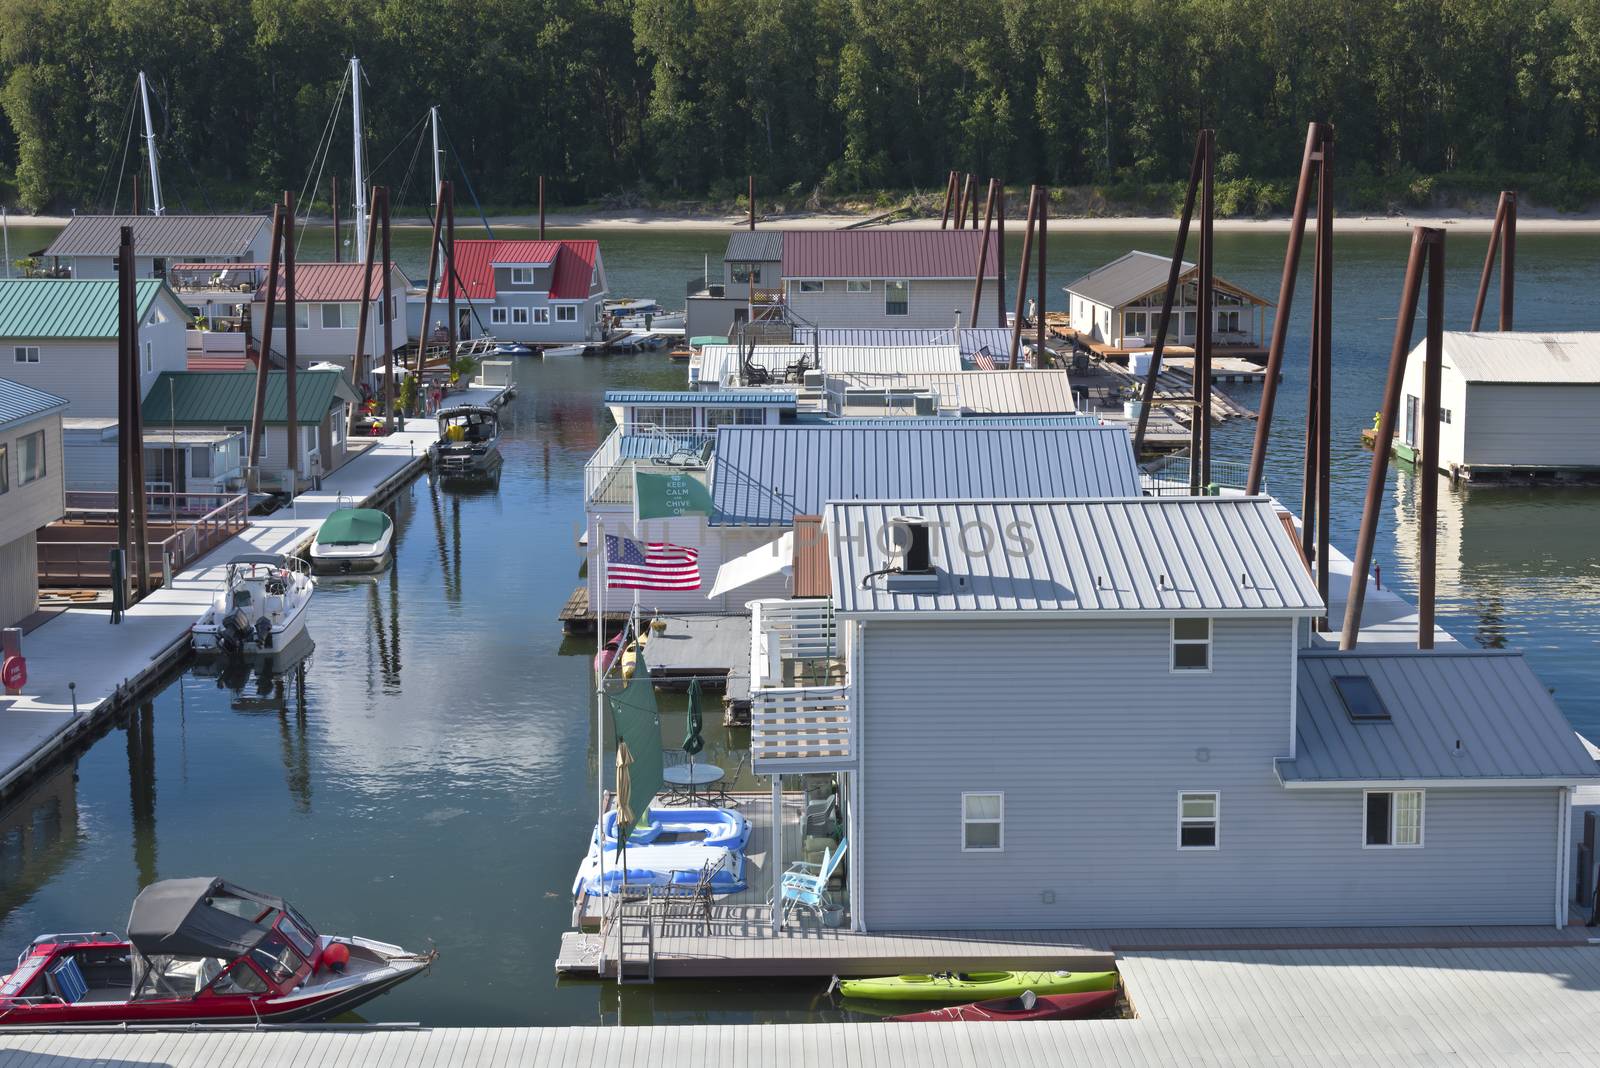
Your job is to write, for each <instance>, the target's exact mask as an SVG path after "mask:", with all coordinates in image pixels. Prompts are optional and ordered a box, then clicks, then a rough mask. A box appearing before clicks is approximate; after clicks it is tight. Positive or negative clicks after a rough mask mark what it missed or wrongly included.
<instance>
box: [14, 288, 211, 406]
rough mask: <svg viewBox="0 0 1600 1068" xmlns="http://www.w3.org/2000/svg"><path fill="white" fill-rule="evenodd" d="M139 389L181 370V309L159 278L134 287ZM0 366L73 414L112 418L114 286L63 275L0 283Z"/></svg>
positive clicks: (184, 345) (184, 319) (183, 326)
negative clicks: (59, 401)
mask: <svg viewBox="0 0 1600 1068" xmlns="http://www.w3.org/2000/svg"><path fill="white" fill-rule="evenodd" d="M134 301H135V306H136V309H137V312H138V315H139V388H140V392H141V395H143V394H147V393H148V392H149V391H150V388H151V386H152V385H153V384H154V383H155V381H156V379H157V378H158V377H159V376H160V375H162V374H164V373H166V372H168V371H182V370H184V369H185V368H186V367H187V366H188V354H187V352H188V350H187V342H186V340H185V332H186V329H187V316H188V311H187V309H186V308H185V307H184V305H183V302H182V301H181V300H179V299H178V297H177V295H176V294H174V293H173V292H172V290H171V289H170V288H169V287H168V286H167V285H166V283H165V282H162V281H160V280H159V279H141V280H140V281H139V282H138V283H137V284H136V285H135V287H134ZM0 367H3V368H4V370H5V375H6V377H7V378H10V379H13V380H14V381H16V382H19V383H21V384H23V385H27V386H32V387H33V388H34V389H38V390H44V391H46V392H48V393H53V394H55V395H56V396H59V397H64V398H66V399H67V400H68V401H69V402H71V404H72V414H73V416H74V417H80V418H81V417H88V416H113V417H114V416H115V415H116V414H117V283H116V282H115V281H80V280H77V279H64V278H18V279H7V280H5V281H0Z"/></svg>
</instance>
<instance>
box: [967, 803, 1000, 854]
mask: <svg viewBox="0 0 1600 1068" xmlns="http://www.w3.org/2000/svg"><path fill="white" fill-rule="evenodd" d="M969 797H998V798H999V799H1000V816H999V818H998V819H988V818H980V819H974V818H971V817H969V816H968V815H967V798H969ZM968 824H985V825H988V824H993V825H994V826H996V827H998V828H999V829H1000V842H999V844H998V845H994V846H969V845H967V825H968ZM1005 851H1006V795H1005V791H1003V790H964V791H962V794H961V852H963V853H1004V852H1005Z"/></svg>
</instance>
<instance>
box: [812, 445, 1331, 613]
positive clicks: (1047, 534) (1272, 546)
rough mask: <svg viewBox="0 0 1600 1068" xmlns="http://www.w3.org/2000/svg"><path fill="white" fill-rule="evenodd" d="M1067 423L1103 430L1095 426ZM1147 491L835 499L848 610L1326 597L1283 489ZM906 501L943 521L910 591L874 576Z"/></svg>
mask: <svg viewBox="0 0 1600 1068" xmlns="http://www.w3.org/2000/svg"><path fill="white" fill-rule="evenodd" d="M1108 429H1110V428H1108ZM1119 429H1120V428H1119ZM945 433H947V434H948V433H951V432H949V431H945ZM1057 433H1058V434H1059V435H1060V436H1061V437H1062V438H1065V439H1070V438H1075V437H1078V438H1084V439H1089V438H1090V437H1092V435H1093V434H1094V433H1095V432H1094V431H1090V430H1077V431H1058V432H1057ZM1123 447H1124V448H1125V449H1126V448H1127V439H1126V437H1124V438H1123ZM1130 455H1131V454H1130ZM1013 462H1014V463H1017V464H1021V465H1037V466H1039V467H1042V468H1048V467H1050V466H1052V465H1053V464H1059V463H1060V462H1061V461H1060V460H1059V459H1055V458H1052V459H1048V460H1047V459H1045V458H1044V457H1042V456H1040V455H1039V454H1038V452H1037V451H1036V450H1034V451H1031V452H1027V453H1023V454H1022V455H1019V456H1018V457H1016V458H1015V459H1014V461H1013ZM1129 463H1131V459H1130V460H1129ZM1003 469H1004V466H1003V465H1002V470H1003ZM993 473H994V472H991V474H993ZM1006 481H1007V479H1005V478H1003V477H1001V478H992V479H991V482H990V485H992V486H993V488H994V493H993V495H992V496H994V497H1004V496H1006V495H1007V492H1008V491H1007V488H1006V487H1005V486H1004V483H1005V482H1006ZM996 483H998V484H996ZM1137 493H1138V490H1137V489H1135V490H1132V491H1128V492H1127V493H1126V495H1125V496H1123V497H1122V498H1121V499H1103V500H1059V499H1057V500H1038V499H1033V500H1029V499H1015V500H994V499H989V500H941V499H938V498H937V497H933V498H932V499H930V498H929V496H924V495H918V494H909V495H900V496H897V497H894V498H890V499H885V500H878V501H840V500H838V499H837V498H836V499H835V501H834V502H833V503H830V504H829V505H828V506H827V509H826V511H825V512H824V513H823V514H824V522H825V524H826V525H827V528H828V530H830V531H833V532H838V531H848V532H849V534H850V536H849V537H848V538H842V537H839V536H837V534H836V535H835V536H834V538H833V575H834V579H833V597H834V604H835V606H836V607H837V609H838V610H839V611H840V612H847V613H880V614H881V613H893V614H900V615H906V616H911V615H916V614H923V613H929V612H1001V613H1047V614H1050V615H1062V614H1073V615H1081V614H1094V615H1101V614H1105V615H1152V616H1175V615H1190V614H1195V615H1199V614H1204V615H1224V614H1237V615H1256V614H1269V615H1296V616H1303V615H1311V614H1315V613H1318V612H1321V611H1322V603H1321V600H1320V599H1319V598H1318V596H1317V587H1316V584H1315V583H1314V582H1313V581H1312V579H1311V575H1310V573H1309V572H1308V571H1307V570H1306V566H1305V564H1304V563H1302V562H1301V560H1300V554H1299V552H1298V550H1297V549H1296V548H1295V545H1294V543H1293V542H1292V541H1291V540H1290V539H1289V537H1288V536H1287V535H1286V534H1285V533H1284V528H1283V524H1282V523H1280V522H1279V520H1278V517H1277V514H1276V512H1275V510H1274V508H1273V505H1272V502H1271V500H1270V499H1268V498H1266V497H1138V496H1135V494H1137ZM1012 495H1013V496H1016V497H1019V498H1020V497H1026V496H1027V494H1026V493H1025V492H1024V493H1021V494H1016V493H1013V494H1012ZM1089 495H1090V494H1082V496H1089ZM902 515H919V516H922V517H924V518H925V519H927V520H929V521H930V522H931V523H932V524H933V531H932V542H933V545H932V547H933V559H934V562H935V564H936V566H937V570H936V573H935V578H934V580H933V581H932V582H931V583H930V584H929V585H928V586H927V587H926V589H919V590H916V591H910V592H908V591H906V590H905V589H904V588H900V589H891V588H890V586H889V584H888V583H887V582H886V581H885V580H884V579H883V578H881V577H880V578H878V579H875V580H873V581H871V582H869V583H868V586H867V588H866V589H863V588H862V585H861V583H862V580H863V579H864V578H865V577H866V576H867V575H868V574H869V573H871V572H873V571H878V570H880V569H882V568H886V567H888V566H889V553H888V548H887V537H888V532H887V530H886V528H887V527H888V524H889V520H890V518H891V517H894V516H902Z"/></svg>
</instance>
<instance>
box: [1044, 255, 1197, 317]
mask: <svg viewBox="0 0 1600 1068" xmlns="http://www.w3.org/2000/svg"><path fill="white" fill-rule="evenodd" d="M1183 269H1184V270H1185V271H1189V270H1193V269H1194V264H1192V263H1190V262H1189V261H1188V260H1185V261H1184V262H1183ZM1171 270H1172V258H1171V257H1170V256H1157V255H1156V254H1155V253H1153V252H1140V251H1138V250H1134V251H1133V252H1126V253H1123V254H1122V255H1121V256H1118V257H1117V258H1116V259H1114V260H1112V261H1111V262H1110V263H1108V264H1106V265H1105V266H1104V267H1096V268H1095V269H1094V270H1092V271H1090V272H1089V273H1088V274H1086V275H1084V276H1083V277H1082V278H1080V279H1078V280H1077V281H1076V282H1069V283H1068V284H1067V287H1066V289H1067V292H1068V293H1073V294H1076V295H1077V296H1080V297H1083V298H1084V299H1085V300H1090V301H1093V302H1094V303H1096V304H1105V305H1107V306H1109V307H1113V308H1115V307H1116V306H1117V305H1119V304H1124V303H1126V302H1128V301H1130V300H1132V299H1133V298H1134V297H1138V296H1142V295H1144V294H1145V293H1148V292H1150V291H1151V290H1152V289H1154V288H1156V287H1157V286H1164V285H1166V284H1167V275H1168V273H1169V272H1170V271H1171Z"/></svg>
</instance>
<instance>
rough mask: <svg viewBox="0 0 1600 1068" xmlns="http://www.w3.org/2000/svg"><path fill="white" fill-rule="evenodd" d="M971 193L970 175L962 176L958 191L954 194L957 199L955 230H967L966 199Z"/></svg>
mask: <svg viewBox="0 0 1600 1068" xmlns="http://www.w3.org/2000/svg"><path fill="white" fill-rule="evenodd" d="M971 191H972V175H970V174H968V175H964V176H963V177H962V180H961V187H960V190H959V191H958V193H957V194H956V195H957V197H958V198H959V199H958V200H957V201H956V226H955V228H956V229H957V230H965V229H966V228H967V197H968V194H969V193H971Z"/></svg>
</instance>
